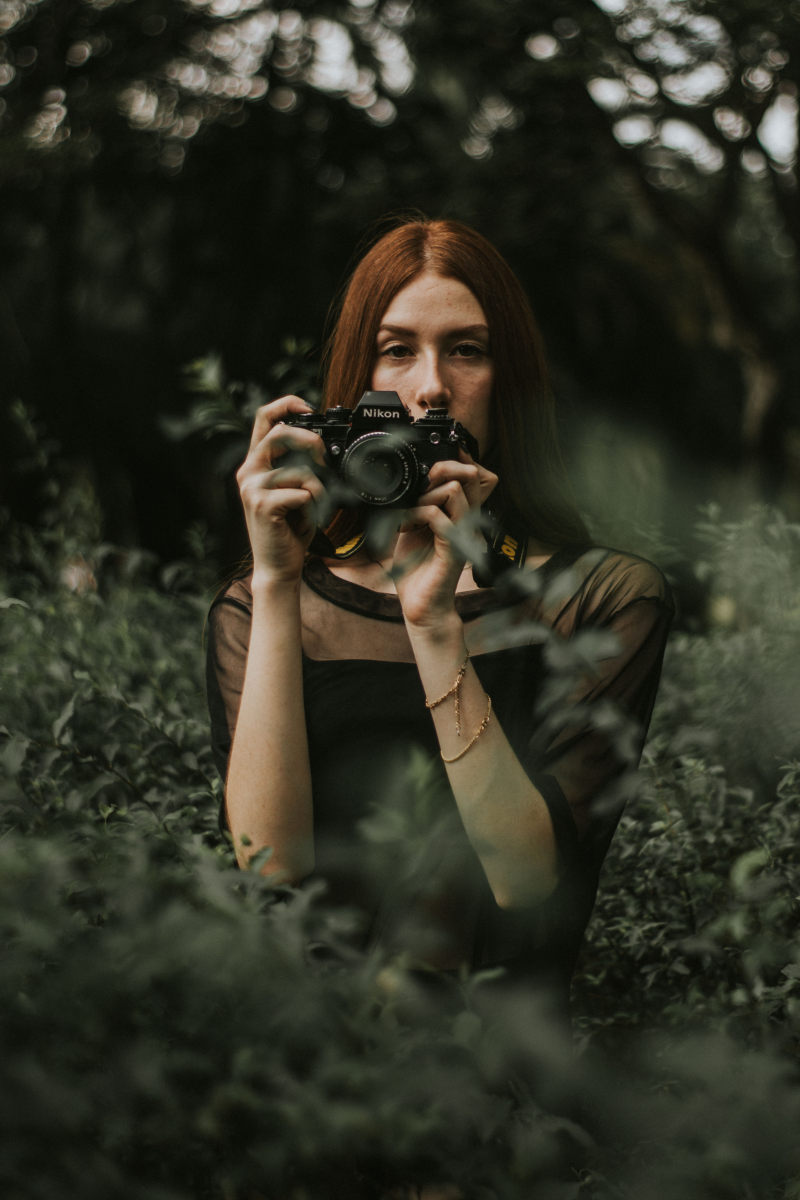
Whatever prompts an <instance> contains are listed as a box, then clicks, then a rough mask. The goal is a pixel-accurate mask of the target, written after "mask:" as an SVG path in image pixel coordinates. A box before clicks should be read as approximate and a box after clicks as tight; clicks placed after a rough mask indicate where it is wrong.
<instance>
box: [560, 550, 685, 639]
mask: <svg viewBox="0 0 800 1200" xmlns="http://www.w3.org/2000/svg"><path fill="white" fill-rule="evenodd" d="M547 565H548V567H549V570H548V583H547V588H546V589H545V595H544V597H543V599H544V606H545V609H546V610H548V609H549V610H550V613H551V617H552V618H553V619H554V622H556V621H557V617H556V614H557V613H558V615H559V616H560V617H562V618H563V617H565V616H566V615H567V613H568V612H569V613H571V614H572V618H573V620H574V621H575V623H576V624H583V623H584V622H592V623H595V622H600V623H602V622H605V621H607V620H610V619H611V618H613V617H614V616H615V615H616V614H618V613H620V612H621V611H622V610H623V609H625V608H627V607H628V606H629V605H631V604H636V603H641V602H646V603H649V604H652V605H656V606H658V607H659V608H662V609H663V610H664V612H665V614H671V613H672V612H673V610H674V601H673V596H672V590H671V588H670V586H669V583H668V581H667V579H666V577H665V575H664V573H663V571H662V570H661V569H660V568H659V567H658V566H656V564H655V563H653V562H651V561H650V560H649V559H647V558H644V557H642V556H641V555H638V554H631V553H629V552H628V551H625V550H618V549H615V548H612V547H608V546H582V547H576V548H574V549H573V550H572V551H560V552H558V553H557V554H555V555H553V557H552V559H551V560H550V562H549V564H547ZM558 623H560V622H558Z"/></svg>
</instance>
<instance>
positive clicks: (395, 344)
mask: <svg viewBox="0 0 800 1200" xmlns="http://www.w3.org/2000/svg"><path fill="white" fill-rule="evenodd" d="M493 380H494V366H493V364H492V358H491V354H490V347H489V327H488V325H487V322H486V316H485V314H484V311H483V309H482V308H481V306H480V304H479V303H478V301H477V300H476V299H475V296H474V295H473V294H472V292H471V291H470V290H469V288H468V287H465V285H464V284H463V283H460V282H459V281H458V280H457V279H450V278H448V277H445V276H443V275H437V274H436V273H435V272H433V271H425V272H423V274H421V275H418V276H417V277H416V279H413V280H412V281H411V283H409V284H408V285H407V286H406V287H404V288H403V289H402V291H399V292H398V293H397V295H396V296H395V297H394V299H393V300H392V302H391V303H390V305H389V307H388V308H387V309H386V312H385V313H384V314H383V317H382V319H381V323H380V327H379V329H378V338H377V345H376V351H375V365H374V367H373V371H372V387H373V388H374V389H375V391H387V392H397V394H398V395H399V397H400V399H401V400H402V401H403V404H405V406H406V408H407V409H408V410H409V412H410V413H411V415H412V417H414V418H415V419H417V418H419V417H422V416H424V415H425V413H426V412H427V411H428V409H430V408H445V409H446V410H447V415H448V416H449V417H452V418H453V420H456V421H460V422H461V424H462V425H464V426H465V427H466V428H467V429H468V430H469V432H470V433H471V434H472V436H473V437H474V438H476V439H477V441H478V446H479V447H480V452H481V454H484V453H485V452H486V449H487V448H488V445H489V441H490V431H491V425H490V409H491V395H492V383H493Z"/></svg>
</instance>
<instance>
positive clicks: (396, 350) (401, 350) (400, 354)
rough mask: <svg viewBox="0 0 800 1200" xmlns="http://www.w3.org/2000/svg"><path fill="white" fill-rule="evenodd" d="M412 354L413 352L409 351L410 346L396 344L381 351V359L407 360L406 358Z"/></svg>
mask: <svg viewBox="0 0 800 1200" xmlns="http://www.w3.org/2000/svg"><path fill="white" fill-rule="evenodd" d="M410 353H411V351H410V350H409V349H408V346H402V345H400V344H399V343H396V344H395V345H392V346H384V348H383V350H381V357H382V358H405V356H406V355H407V354H410Z"/></svg>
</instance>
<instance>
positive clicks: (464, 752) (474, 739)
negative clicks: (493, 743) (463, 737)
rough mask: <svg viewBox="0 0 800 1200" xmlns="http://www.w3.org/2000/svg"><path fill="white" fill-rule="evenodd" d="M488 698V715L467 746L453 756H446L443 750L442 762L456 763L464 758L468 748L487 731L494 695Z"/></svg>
mask: <svg viewBox="0 0 800 1200" xmlns="http://www.w3.org/2000/svg"><path fill="white" fill-rule="evenodd" d="M487 698H488V701H489V703H488V704H487V705H486V716H485V717H484V718H483V720H482V721H481V723H480V725H479V726H478V728H477V729H476V730H475V732H474V733H473V735H472V737H471V738H470V740H469V741H468V742H467V744H466V746H465V747H464V749H463V750H459V752H458V754H454V755H453V757H452V758H445V755H444V751H442V762H446V763H454V762H458V760H459V759H460V758H463V757H464V755H465V754H466V753H467V751H468V750H471V749H472V747H473V746H474V745H475V743H476V742H477V740H478V738H479V737H480V736H481V734H482V733H483V732H484V731H485V729H486V727H487V725H488V724H489V720H490V718H491V715H492V697H491V696H489V697H487Z"/></svg>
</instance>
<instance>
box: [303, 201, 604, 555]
mask: <svg viewBox="0 0 800 1200" xmlns="http://www.w3.org/2000/svg"><path fill="white" fill-rule="evenodd" d="M423 271H434V272H436V273H437V274H439V275H442V276H445V277H447V278H450V279H457V280H459V282H461V283H463V284H464V285H465V286H466V287H468V288H469V290H470V291H471V292H472V294H473V295H474V296H475V298H476V299H477V301H478V303H479V304H480V306H481V308H482V309H483V311H484V314H485V315H486V320H487V323H488V326H489V345H490V348H491V355H492V360H493V364H494V384H493V389H492V407H491V424H492V431H493V434H494V441H495V451H494V454H493V456H492V460H491V462H487V465H489V466H491V467H492V469H493V470H496V471H497V474H498V476H499V478H500V483H499V485H498V488H497V489H496V491H495V493H494V494H493V496H492V501H491V506H492V509H493V511H494V512H495V515H496V516H497V518H498V519H499V521H500V522H501V524H503V525H504V526H506V527H507V528H509V529H511V530H513V531H515V532H517V533H518V534H523V533H526V534H528V535H531V536H533V537H535V538H536V539H537V540H538V541H540V542H541V543H543V544H544V545H545V546H548V547H552V548H555V547H557V546H563V545H575V544H586V543H588V542H589V541H590V538H589V534H588V532H587V530H586V526H585V525H584V523H583V521H582V519H581V517H580V515H579V514H578V512H577V509H576V507H575V504H574V501H573V500H572V497H571V493H570V488H569V484H568V480H567V476H566V471H565V469H564V465H563V460H562V458H561V453H560V450H559V446H558V438H557V433H556V422H555V410H554V403H553V397H552V393H551V391H550V387H549V383H548V378H547V368H546V364H545V358H544V352H543V347H542V339H541V335H540V333H539V329H538V326H537V324H536V320H535V318H534V316H533V312H532V311H531V307H530V304H529V303H528V299H527V297H526V295H525V293H524V291H523V290H522V287H521V285H520V283H519V280H518V279H517V277H516V276H515V275H514V273H513V271H512V270H511V268H510V267H509V265H508V263H507V262H506V261H505V259H504V258H503V257H502V255H501V254H500V253H499V252H498V251H497V250H496V249H495V248H494V246H492V244H491V243H490V242H488V241H487V240H486V238H484V237H482V235H481V234H479V233H477V232H476V231H475V230H474V229H471V228H470V227H469V226H468V225H464V224H462V223H461V222H460V221H429V220H426V219H424V218H421V219H414V220H411V221H406V222H404V223H403V224H401V225H398V226H397V227H396V228H394V229H392V230H390V231H389V232H388V233H386V234H384V236H383V237H381V238H380V240H379V241H378V242H377V243H376V244H375V245H374V246H373V247H372V249H371V250H369V251H368V253H367V254H366V255H365V256H364V258H362V259H361V261H360V263H359V264H358V266H357V267H356V269H355V271H354V272H353V274H352V276H351V278H350V282H349V284H348V285H347V288H346V290H345V293H344V297H343V300H342V303H341V308H340V310H339V314H338V319H337V321H336V326H335V329H334V332H333V335H332V337H331V339H330V342H329V345H328V350H327V354H326V373H325V386H324V400H323V408H326V409H327V408H332V407H334V406H335V405H343V406H344V407H345V408H354V407H355V405H356V403H357V402H358V400H359V398H360V396H361V395H362V393H363V392H365V391H367V390H369V388H370V386H371V380H372V372H373V369H374V365H375V347H376V341H377V334H378V327H379V325H380V321H381V318H382V317H383V314H384V313H385V312H386V309H387V308H388V307H389V304H390V303H391V301H392V300H393V298H394V297H395V296H396V295H397V293H398V292H399V291H401V290H402V289H403V288H404V287H406V286H407V285H408V284H409V283H411V282H412V280H414V279H415V278H416V277H417V276H418V275H420V274H422V272H423ZM357 528H358V518H357V517H356V515H355V514H354V513H353V512H344V511H343V512H342V513H341V514H339V516H337V518H335V520H334V522H333V523H332V525H331V527H330V528H329V530H328V532H329V535H330V536H331V537H332V540H333V541H334V542H341V541H343V540H345V537H346V536H347V535H352V533H353V532H356V531H357Z"/></svg>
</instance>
